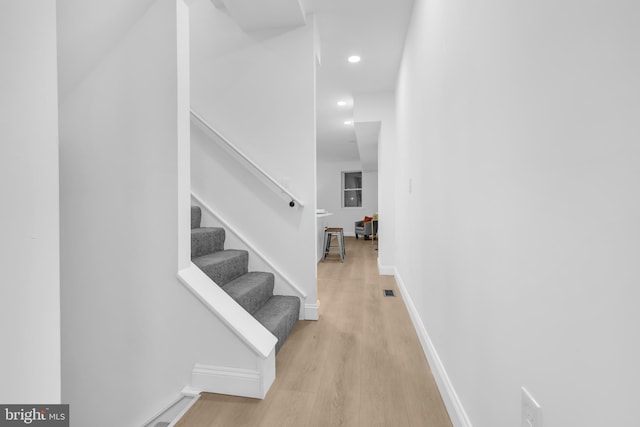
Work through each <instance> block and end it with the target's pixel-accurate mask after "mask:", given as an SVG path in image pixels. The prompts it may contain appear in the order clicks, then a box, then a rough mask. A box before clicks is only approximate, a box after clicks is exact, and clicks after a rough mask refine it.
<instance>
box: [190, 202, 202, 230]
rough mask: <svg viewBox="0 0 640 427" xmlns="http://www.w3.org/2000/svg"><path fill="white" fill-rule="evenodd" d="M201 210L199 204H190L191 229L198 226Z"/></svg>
mask: <svg viewBox="0 0 640 427" xmlns="http://www.w3.org/2000/svg"><path fill="white" fill-rule="evenodd" d="M201 220H202V210H201V209H200V207H199V206H191V229H194V228H198V227H200V221H201Z"/></svg>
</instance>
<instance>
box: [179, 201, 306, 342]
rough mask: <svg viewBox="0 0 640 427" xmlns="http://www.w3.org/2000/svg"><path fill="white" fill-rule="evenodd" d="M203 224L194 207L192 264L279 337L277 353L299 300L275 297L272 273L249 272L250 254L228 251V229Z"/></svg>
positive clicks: (296, 314)
mask: <svg viewBox="0 0 640 427" xmlns="http://www.w3.org/2000/svg"><path fill="white" fill-rule="evenodd" d="M201 221H202V211H201V209H200V208H199V207H198V206H192V207H191V261H192V262H193V263H194V264H195V265H197V266H198V267H199V268H200V269H201V270H202V271H203V272H204V273H205V274H206V275H207V276H209V277H210V278H211V280H213V281H214V282H215V283H216V284H218V286H220V287H221V288H222V289H223V290H224V291H225V292H226V293H227V294H229V296H230V297H231V298H233V299H234V300H235V301H236V302H237V303H238V304H240V306H242V308H244V309H245V310H246V311H247V312H249V313H250V314H251V315H253V317H255V318H256V320H258V322H260V323H261V324H262V325H263V326H264V327H265V328H267V330H269V331H270V332H271V333H272V334H273V335H275V337H276V338H278V342H277V344H276V353H277V352H278V351H280V348H282V345H283V344H284V342H285V340H286V339H287V336H288V335H289V333H290V332H291V330H292V329H293V327H294V326H295V324H296V322H297V321H298V315H299V313H300V299H299V298H298V297H295V296H285V295H273V288H274V276H273V274H272V273H267V272H260V271H252V272H250V271H248V270H249V254H248V252H247V251H243V250H237V249H225V248H224V242H225V230H224V229H223V228H217V227H201V226H200V225H201Z"/></svg>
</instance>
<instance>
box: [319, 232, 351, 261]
mask: <svg viewBox="0 0 640 427" xmlns="http://www.w3.org/2000/svg"><path fill="white" fill-rule="evenodd" d="M333 236H336V239H337V240H338V249H339V250H340V262H344V257H345V255H346V254H347V252H346V250H345V249H344V231H343V230H342V227H327V228H325V229H324V244H323V246H322V247H323V248H324V255H323V256H322V261H323V262H324V259H325V258H326V257H327V255H328V254H329V251H330V250H331V239H332V238H333Z"/></svg>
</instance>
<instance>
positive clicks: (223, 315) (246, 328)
mask: <svg viewBox="0 0 640 427" xmlns="http://www.w3.org/2000/svg"><path fill="white" fill-rule="evenodd" d="M178 280H180V282H181V283H182V284H183V285H184V286H185V287H186V288H187V289H188V290H189V291H191V292H192V293H193V294H194V295H195V296H196V297H197V298H198V299H199V300H200V301H201V302H202V303H203V304H204V305H205V307H207V308H208V309H209V311H211V312H212V313H213V314H215V315H216V317H217V318H218V319H220V320H221V321H222V323H223V324H224V325H225V326H226V327H227V328H229V330H230V331H231V332H232V333H233V334H234V335H236V336H237V337H239V338H240V339H241V340H242V341H243V342H244V343H245V344H246V345H247V346H248V347H249V348H250V349H251V350H253V352H254V353H255V354H256V355H259V356H261V357H263V358H267V357H269V354H271V353H272V352H273V350H274V348H275V345H276V343H277V342H278V339H277V338H276V337H275V336H273V334H272V333H271V332H269V331H268V330H267V329H266V328H265V327H264V326H262V325H261V324H260V322H258V321H257V320H256V319H255V318H254V317H253V316H252V315H250V314H249V312H247V311H246V310H245V309H244V308H242V307H241V306H240V305H239V304H238V303H237V302H235V301H234V299H233V298H231V297H230V296H229V294H227V293H226V292H225V291H223V290H222V288H221V287H220V286H218V285H216V284H215V282H214V281H212V280H211V278H209V276H207V275H206V274H204V273H203V272H202V270H200V269H199V268H198V267H197V266H196V265H195V264H193V263H191V265H190V266H189V267H188V268H185V269H182V270H180V271H179V272H178Z"/></svg>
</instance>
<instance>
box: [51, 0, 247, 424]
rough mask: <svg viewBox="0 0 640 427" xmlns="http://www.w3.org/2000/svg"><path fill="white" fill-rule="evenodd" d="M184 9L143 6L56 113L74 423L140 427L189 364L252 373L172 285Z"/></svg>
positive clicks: (174, 389) (186, 377) (208, 318)
mask: <svg viewBox="0 0 640 427" xmlns="http://www.w3.org/2000/svg"><path fill="white" fill-rule="evenodd" d="M176 7H177V8H178V9H176ZM185 7H186V6H185V5H184V4H183V3H182V2H176V1H174V0H157V1H155V2H154V3H153V4H152V5H151V6H150V7H149V8H148V10H147V11H146V13H144V14H143V15H142V16H141V18H140V19H139V20H138V21H136V22H135V24H133V26H132V27H131V28H128V29H127V30H126V31H125V32H123V33H122V35H121V37H120V38H119V39H118V40H119V41H118V43H116V44H115V45H114V46H113V47H112V49H110V50H109V54H108V55H106V56H105V57H104V58H103V59H102V60H101V61H99V62H98V64H97V65H96V67H95V68H93V70H92V71H91V73H89V74H88V75H87V76H86V77H85V78H84V79H83V80H82V81H81V82H80V83H79V84H78V85H77V86H75V87H73V88H70V90H69V91H68V93H67V96H66V98H65V100H64V102H63V103H62V104H61V105H60V192H61V199H60V208H61V221H60V222H61V260H62V262H61V274H62V276H61V291H62V295H61V296H62V398H63V401H64V402H66V403H69V404H71V408H72V409H71V411H72V417H73V423H74V425H86V426H89V425H90V426H95V427H102V426H105V427H106V426H125V425H132V426H135V425H141V424H142V423H143V422H144V421H145V420H147V419H148V417H151V416H152V415H153V414H155V413H157V412H158V411H159V410H161V409H163V407H164V406H165V405H168V404H169V403H171V402H172V401H174V399H175V398H176V397H177V396H178V394H179V392H180V390H181V389H182V388H183V387H184V386H185V385H188V384H189V383H190V381H191V369H192V368H193V366H194V364H195V363H200V364H204V365H210V366H222V367H229V368H241V369H255V368H256V358H255V357H254V356H253V353H251V352H250V351H247V346H246V345H245V344H244V343H242V342H240V341H239V340H238V339H237V338H236V337H235V336H234V335H232V334H231V333H230V332H229V331H228V330H227V329H226V328H225V327H224V326H222V325H221V323H220V322H219V321H217V320H216V319H215V318H214V317H213V315H212V314H211V313H210V312H209V311H207V309H205V307H204V306H203V305H202V304H201V303H200V302H199V301H198V300H197V299H196V298H194V297H193V296H192V295H191V294H190V293H189V291H187V289H186V288H185V287H184V286H183V285H182V284H180V283H179V282H178V281H177V279H176V273H177V271H178V268H179V267H180V266H182V265H183V264H184V260H182V259H180V260H179V256H178V253H179V245H178V239H179V237H178V234H179V233H178V223H179V222H180V223H184V224H183V225H184V226H185V227H186V226H188V222H186V221H185V215H184V209H188V205H187V206H181V207H180V209H179V207H178V200H182V203H188V202H187V200H188V198H181V199H179V195H178V193H179V191H178V186H179V185H181V186H184V185H187V186H188V177H187V178H185V177H183V176H181V177H180V179H179V166H178V165H179V164H180V165H181V167H184V166H185V164H184V161H183V160H184V155H185V150H184V149H183V148H184V147H180V148H179V146H178V145H179V142H178V141H183V142H184V139H185V138H184V136H185V131H186V132H188V128H186V129H185V128H184V124H185V123H187V122H186V120H188V109H186V108H184V107H183V108H182V109H178V106H179V105H183V104H185V96H184V95H185V94H184V93H179V91H180V90H184V89H185V87H186V83H185V81H184V80H185V79H187V78H188V76H187V75H186V74H185V73H184V71H185V64H181V65H180V66H178V58H181V59H184V58H185V55H184V52H178V40H180V43H181V44H182V43H184V40H185V37H186V34H187V33H188V22H187V17H188V14H187V13H186V10H185V9H184V8H185ZM76 19H82V17H81V16H79V17H76ZM60 24H61V25H63V24H64V22H61V23H60ZM78 36H79V37H83V36H85V37H91V34H84V33H79V34H78ZM64 65H65V64H63V66H62V67H61V69H64V68H65V67H64ZM179 153H180V155H179ZM186 153H188V150H187V151H186ZM186 165H187V166H188V162H187V164H186ZM187 175H188V171H187ZM181 188H182V187H181ZM179 212H180V213H179ZM186 218H188V216H187V217H186ZM182 252H184V248H183V250H182ZM182 255H183V256H184V254H182ZM105 408H107V409H105Z"/></svg>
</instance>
